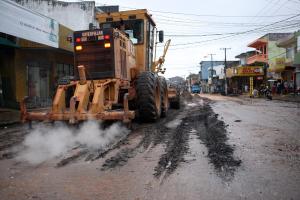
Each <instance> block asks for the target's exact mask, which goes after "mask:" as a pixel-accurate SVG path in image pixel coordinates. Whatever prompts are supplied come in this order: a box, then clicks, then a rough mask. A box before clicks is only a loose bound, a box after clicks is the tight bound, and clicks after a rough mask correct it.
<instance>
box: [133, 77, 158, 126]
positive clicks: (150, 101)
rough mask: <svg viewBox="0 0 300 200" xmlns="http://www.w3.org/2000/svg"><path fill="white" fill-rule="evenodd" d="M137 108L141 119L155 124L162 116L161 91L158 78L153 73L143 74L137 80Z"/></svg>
mask: <svg viewBox="0 0 300 200" xmlns="http://www.w3.org/2000/svg"><path fill="white" fill-rule="evenodd" d="M136 90H137V108H138V111H139V116H140V119H141V120H142V121H144V122H154V121H155V120H157V119H158V118H159V117H160V115H161V91H160V85H159V80H158V77H157V76H156V75H155V74H154V73H152V72H148V71H146V72H142V73H141V74H140V75H139V76H138V78H137V85H136Z"/></svg>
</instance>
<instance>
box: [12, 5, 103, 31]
mask: <svg viewBox="0 0 300 200" xmlns="http://www.w3.org/2000/svg"><path fill="white" fill-rule="evenodd" d="M13 1H15V2H16V3H18V4H20V5H21V6H23V7H25V8H28V9H29V10H32V11H35V12H38V13H40V14H42V15H45V16H47V17H49V18H51V19H54V20H56V21H57V22H58V23H60V24H61V25H64V26H66V27H69V28H70V29H72V30H74V31H78V30H87V29H89V27H90V24H93V25H94V26H98V23H97V21H96V13H97V12H101V11H100V10H99V9H98V8H97V7H96V6H95V1H77V2H65V1H57V0H30V1H28V0H13Z"/></svg>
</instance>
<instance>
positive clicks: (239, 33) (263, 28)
mask: <svg viewBox="0 0 300 200" xmlns="http://www.w3.org/2000/svg"><path fill="white" fill-rule="evenodd" d="M298 16H300V14H297V15H294V16H293V17H289V18H286V19H283V20H280V21H277V22H273V23H271V24H268V25H265V26H263V27H260V28H255V29H251V30H247V31H242V32H236V33H234V34H231V35H228V36H224V37H220V38H214V39H210V40H202V41H196V42H190V43H182V44H173V45H170V46H186V45H190V44H198V43H203V42H208V41H215V40H220V39H224V38H228V37H233V36H236V35H241V34H246V33H251V32H255V31H258V30H259V29H262V30H265V27H269V26H272V25H275V24H278V23H281V22H284V21H287V20H289V19H292V18H295V17H298ZM298 24H299V23H296V24H293V26H292V27H294V26H295V25H298ZM279 28H282V26H281V27H279ZM285 28H286V27H285ZM273 29H274V28H273ZM268 31H269V29H268Z"/></svg>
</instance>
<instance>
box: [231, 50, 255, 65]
mask: <svg viewBox="0 0 300 200" xmlns="http://www.w3.org/2000/svg"><path fill="white" fill-rule="evenodd" d="M255 54H256V51H247V52H245V53H241V54H239V55H237V56H235V58H238V59H239V61H240V65H247V59H248V58H249V57H251V56H254V55H255Z"/></svg>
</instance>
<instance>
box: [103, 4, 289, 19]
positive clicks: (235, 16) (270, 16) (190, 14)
mask: <svg viewBox="0 0 300 200" xmlns="http://www.w3.org/2000/svg"><path fill="white" fill-rule="evenodd" d="M100 5H103V6H106V5H109V4H103V3H102V4H100ZM120 7H122V8H128V9H139V8H134V7H128V6H122V5H120ZM148 10H149V11H151V12H156V13H165V14H174V15H186V16H197V17H228V18H239V17H240V18H249V17H253V15H213V14H194V13H184V12H170V11H164V10H152V9H148ZM292 15H293V14H287V15H261V16H256V17H263V18H273V17H279V16H280V17H284V16H285V17H286V16H292Z"/></svg>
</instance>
